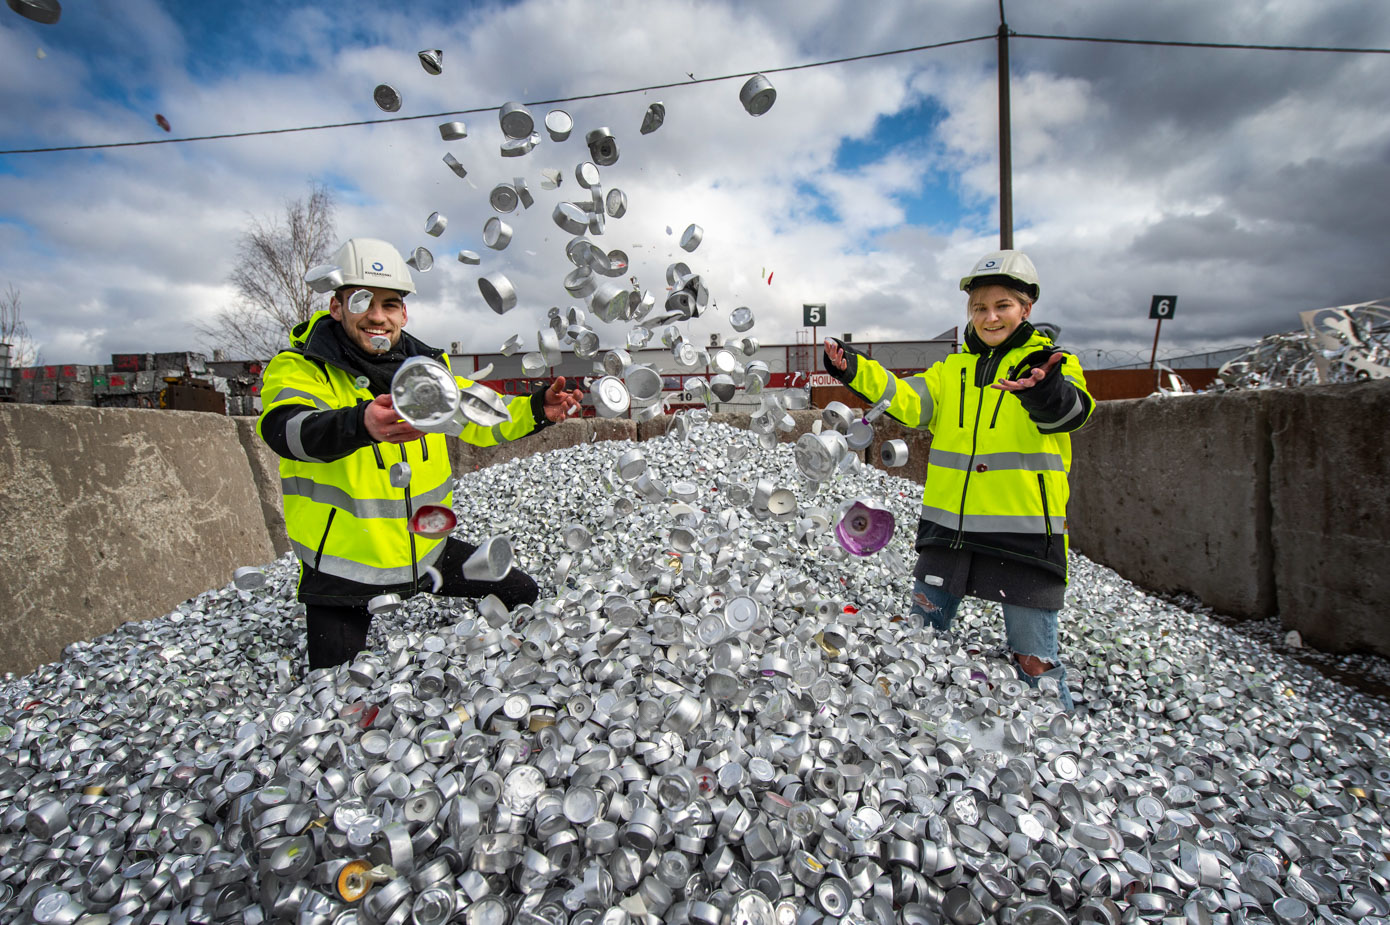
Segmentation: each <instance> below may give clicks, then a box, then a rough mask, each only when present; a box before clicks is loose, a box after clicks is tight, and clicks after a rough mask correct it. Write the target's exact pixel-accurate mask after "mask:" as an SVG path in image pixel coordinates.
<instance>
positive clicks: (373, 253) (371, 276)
mask: <svg viewBox="0 0 1390 925" xmlns="http://www.w3.org/2000/svg"><path fill="white" fill-rule="evenodd" d="M330 262H331V263H333V264H336V265H337V266H339V267H341V268H342V271H343V285H344V286H379V287H381V288H382V289H395V290H396V291H398V292H401V293H403V294H408V293H411V292H414V291H415V280H414V279H412V278H411V276H410V268H409V267H407V266H406V265H405V261H404V260H402V259H401V255H400V253H398V252H397V251H396V249H395V248H394V247H392V246H391V245H390V244H388V243H386V242H385V241H379V240H377V239H376V238H352V239H351V240H349V241H348V242H347V243H346V244H344V245H343V246H342V247H340V248H338V252H337V253H336V254H334V255H333V258H332V260H331V261H330Z"/></svg>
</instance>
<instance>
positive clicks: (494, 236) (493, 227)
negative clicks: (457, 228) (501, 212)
mask: <svg viewBox="0 0 1390 925" xmlns="http://www.w3.org/2000/svg"><path fill="white" fill-rule="evenodd" d="M483 243H484V244H486V245H487V246H488V247H490V248H492V249H493V250H495V251H500V250H506V248H507V245H508V244H510V243H512V226H511V225H508V224H507V223H506V222H504V221H502V220H501V219H500V218H497V217H496V216H493V217H492V218H490V219H488V220H487V221H486V222H484V223H483Z"/></svg>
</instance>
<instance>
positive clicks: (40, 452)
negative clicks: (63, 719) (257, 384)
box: [0, 405, 275, 672]
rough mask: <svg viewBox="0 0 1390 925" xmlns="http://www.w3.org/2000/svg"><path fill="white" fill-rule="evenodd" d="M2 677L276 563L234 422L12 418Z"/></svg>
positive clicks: (73, 414) (0, 408) (5, 420)
mask: <svg viewBox="0 0 1390 925" xmlns="http://www.w3.org/2000/svg"><path fill="white" fill-rule="evenodd" d="M0 525H3V529H0V625H3V632H2V634H0V638H2V639H3V640H4V643H3V645H0V671H6V672H9V671H15V672H22V671H28V670H31V669H33V668H34V667H36V666H37V665H40V664H42V663H44V662H48V661H53V660H54V659H56V658H58V656H59V655H60V654H61V652H62V650H63V647H64V646H65V645H67V644H68V643H70V642H73V641H76V640H79V639H89V638H91V637H93V636H97V635H100V634H101V633H105V632H107V631H108V630H111V629H113V628H114V627H116V626H117V625H119V624H120V623H122V622H124V621H126V620H147V619H150V618H152V617H157V616H160V615H161V614H165V613H168V612H169V611H170V610H171V609H172V608H173V607H174V606H175V605H176V604H178V603H179V602H180V601H183V600H185V599H187V598H189V597H191V596H192V595H194V594H198V593H199V592H202V591H205V590H207V589H208V588H210V587H219V586H221V585H223V584H225V583H226V582H228V581H230V580H231V577H232V571H233V569H235V568H237V567H238V566H241V565H259V564H261V563H264V562H267V561H269V560H270V559H272V558H274V556H275V550H274V548H273V546H272V545H271V542H270V538H269V535H268V533H267V530H266V524H265V519H264V517H263V516H262V513H261V501H260V498H259V497H258V496H257V492H256V483H255V480H254V479H253V478H252V474H251V467H250V465H249V464H248V463H247V457H246V452H245V451H244V449H243V448H242V444H241V441H240V440H239V439H238V437H237V427H236V424H235V423H234V422H233V421H232V420H231V419H230V418H226V417H223V416H221V415H213V414H198V413H195V412H189V411H138V410H127V409H116V408H76V407H58V406H43V405H0Z"/></svg>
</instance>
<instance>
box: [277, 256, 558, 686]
mask: <svg viewBox="0 0 1390 925" xmlns="http://www.w3.org/2000/svg"><path fill="white" fill-rule="evenodd" d="M332 262H333V263H334V264H336V265H337V266H338V267H339V268H340V269H341V273H342V285H341V286H340V287H339V288H338V289H337V290H336V291H335V292H334V294H333V297H332V300H331V301H330V302H329V304H328V310H327V311H320V312H318V313H316V314H315V315H314V316H313V317H312V318H310V319H309V320H308V321H305V322H303V323H301V324H299V325H297V326H296V327H295V328H294V330H293V331H292V332H291V333H290V346H289V349H287V350H285V351H283V352H281V353H280V354H278V355H277V356H276V357H275V358H274V359H273V360H271V361H270V364H269V365H268V366H267V367H266V370H265V374H264V377H263V384H262V388H261V400H262V402H263V404H264V409H265V410H264V411H263V412H262V414H261V417H260V420H259V421H258V422H257V431H258V433H259V434H260V436H261V439H263V440H265V442H266V443H267V444H269V446H270V448H271V449H272V450H274V451H275V452H276V453H277V454H278V455H279V456H280V457H281V459H280V487H281V491H282V493H283V495H284V500H285V527H286V530H287V532H288V533H289V539H290V545H291V546H292V547H293V548H294V551H295V555H297V556H298V557H299V561H300V578H299V600H300V601H301V602H302V603H303V604H304V605H305V608H306V611H307V613H306V619H307V622H308V654H309V667H310V669H311V670H312V669H315V668H327V667H331V666H333V665H338V664H341V663H343V662H345V661H347V660H348V659H350V658H352V656H353V655H355V654H356V653H357V652H358V651H360V650H361V649H362V648H363V647H364V646H365V644H366V639H367V631H368V629H369V628H370V626H371V619H372V618H371V614H369V613H368V612H367V602H368V601H369V600H370V599H371V598H373V597H375V596H377V595H380V594H387V593H394V594H398V595H400V596H401V598H402V599H404V598H406V597H409V596H411V595H414V594H416V593H418V592H420V591H433V590H435V585H436V581H435V579H434V576H433V575H431V574H429V573H428V570H430V569H434V570H437V572H438V574H439V577H440V579H442V581H440V582H439V587H438V590H437V591H436V593H439V594H444V595H449V596H456V597H483V596H485V595H488V594H496V595H497V596H498V597H499V598H500V599H501V600H502V602H503V603H504V604H506V605H507V606H508V607H509V608H511V607H516V606H518V605H520V604H530V603H533V602H534V601H535V600H536V598H537V596H538V588H537V586H536V583H535V581H533V580H532V579H531V577H530V576H529V575H526V574H525V573H524V572H522V571H520V570H519V569H515V568H514V569H512V570H511V572H510V573H509V574H508V575H507V576H506V577H505V578H503V579H502V580H500V581H471V580H468V579H466V578H465V577H464V575H463V571H462V566H463V563H464V561H465V560H467V559H468V557H469V556H470V555H471V554H472V553H473V551H474V549H475V548H476V547H474V546H472V545H471V544H469V543H465V542H463V541H462V540H460V539H457V538H456V537H449V538H448V539H446V540H439V539H428V538H426V537H424V536H421V535H419V534H417V533H413V532H412V531H411V530H410V527H409V517H410V516H411V514H412V512H414V511H418V510H419V509H420V507H421V506H422V505H427V504H435V505H443V506H445V507H448V506H451V505H452V502H453V480H454V476H453V472H452V470H451V468H450V465H449V453H448V448H447V446H446V445H445V442H444V441H445V437H444V435H442V434H437V433H430V434H425V433H421V432H420V431H417V430H416V429H415V428H414V427H412V426H411V425H410V424H409V423H407V422H405V421H403V420H402V419H401V418H400V416H399V415H398V414H397V413H396V411H395V408H394V407H393V406H392V403H391V394H390V392H391V380H392V377H393V376H394V375H395V372H396V370H397V369H398V368H399V367H400V365H401V364H402V363H403V362H405V360H406V359H408V358H410V357H418V356H425V357H432V358H434V359H436V360H439V361H440V362H442V363H444V364H445V366H446V367H447V366H448V363H449V357H448V355H447V354H445V353H444V351H442V350H438V349H436V348H434V347H430V346H427V345H426V344H423V343H421V342H420V341H419V340H417V339H415V338H414V337H412V336H411V335H409V334H407V333H406V332H405V331H404V330H403V328H404V327H405V323H406V306H405V297H406V296H407V295H409V294H410V293H413V292H414V291H415V283H414V280H413V279H412V278H411V275H410V270H409V268H408V267H407V266H406V263H405V261H404V260H402V259H401V256H400V254H399V253H398V252H397V251H396V249H395V248H394V247H392V246H391V245H390V244H388V243H386V242H385V241H378V240H375V239H372V238H354V239H352V240H350V241H348V242H347V243H346V244H344V245H343V246H342V247H341V248H340V249H339V250H338V252H337V253H336V254H335V255H334V257H333V261H332ZM362 289H366V290H367V291H369V292H370V293H371V301H370V303H367V302H366V301H365V299H362V300H361V301H359V302H355V303H351V304H350V299H351V297H352V295H353V293H355V292H358V291H359V290H362ZM455 379H456V380H457V381H458V383H459V385H460V387H467V386H469V385H471V384H472V383H471V382H469V380H467V379H464V378H462V377H457V376H456V377H455ZM580 397H581V393H580V392H579V391H578V390H574V391H565V381H564V379H556V380H555V382H554V383H553V384H552V385H551V387H550V388H549V389H544V390H538V391H537V392H536V393H535V394H532V395H529V396H519V397H517V398H514V399H512V400H511V401H510V402H509V403H508V405H507V408H508V411H509V412H510V414H511V421H510V422H507V423H502V424H499V425H497V426H495V427H491V428H487V427H480V426H478V425H476V424H471V423H470V424H468V425H467V426H466V427H465V428H464V430H463V433H462V435H461V437H462V439H463V440H466V441H467V442H469V443H472V444H474V445H475V446H495V445H497V444H498V443H501V442H505V441H511V440H518V439H520V438H522V437H525V436H527V435H528V434H532V433H535V432H536V431H537V430H540V429H541V428H543V427H546V426H548V425H549V424H551V423H554V422H557V421H560V420H563V419H564V417H565V416H566V414H567V413H568V412H569V410H570V409H571V408H573V407H575V406H577V405H578V403H579V399H580ZM397 463H405V464H406V466H408V468H409V484H408V485H407V486H406V487H405V488H397V487H394V486H393V485H392V483H391V468H392V466H393V465H394V464H397ZM402 469H404V467H402Z"/></svg>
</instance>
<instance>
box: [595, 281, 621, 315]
mask: <svg viewBox="0 0 1390 925" xmlns="http://www.w3.org/2000/svg"><path fill="white" fill-rule="evenodd" d="M629 291H630V290H629V289H628V288H627V287H626V286H624V285H622V284H621V283H619V282H617V281H616V280H611V279H605V280H603V281H602V282H600V283H598V284H597V285H596V286H595V288H594V292H593V295H592V296H591V297H590V299H589V307H590V308H591V309H593V312H594V316H595V317H597V318H598V319H599V320H600V321H606V322H612V321H617V320H619V319H621V318H622V317H623V315H624V314H625V313H626V312H627V305H628V292H629Z"/></svg>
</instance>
